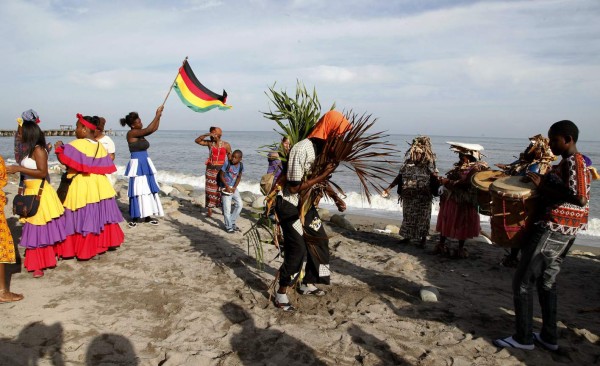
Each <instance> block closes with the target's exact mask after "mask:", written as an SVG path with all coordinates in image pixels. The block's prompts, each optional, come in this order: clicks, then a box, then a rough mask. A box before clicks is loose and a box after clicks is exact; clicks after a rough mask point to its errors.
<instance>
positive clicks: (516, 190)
mask: <svg viewBox="0 0 600 366" xmlns="http://www.w3.org/2000/svg"><path fill="white" fill-rule="evenodd" d="M522 179H523V177H521V176H514V177H502V178H498V179H496V181H494V182H493V183H492V184H491V185H490V191H491V192H495V193H498V194H500V195H508V196H512V197H529V196H534V195H535V194H534V193H535V188H536V187H535V184H533V183H532V182H527V183H526V182H523V181H522Z"/></svg>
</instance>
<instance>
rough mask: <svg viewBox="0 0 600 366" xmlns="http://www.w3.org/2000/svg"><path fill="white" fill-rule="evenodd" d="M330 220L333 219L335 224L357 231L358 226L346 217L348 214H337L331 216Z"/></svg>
mask: <svg viewBox="0 0 600 366" xmlns="http://www.w3.org/2000/svg"><path fill="white" fill-rule="evenodd" d="M329 221H331V222H332V223H334V224H335V225H337V226H339V227H341V228H343V229H346V230H352V231H356V228H355V227H354V225H352V223H351V222H350V221H349V220H348V219H347V218H346V215H338V214H335V215H333V216H331V219H329Z"/></svg>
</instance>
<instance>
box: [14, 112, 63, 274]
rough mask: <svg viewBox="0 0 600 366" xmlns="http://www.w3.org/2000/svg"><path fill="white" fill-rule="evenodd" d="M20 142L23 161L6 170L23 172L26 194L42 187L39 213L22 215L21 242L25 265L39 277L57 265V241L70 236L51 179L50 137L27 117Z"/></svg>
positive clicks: (22, 177)
mask: <svg viewBox="0 0 600 366" xmlns="http://www.w3.org/2000/svg"><path fill="white" fill-rule="evenodd" d="M20 142H21V143H22V144H23V147H24V148H25V150H24V154H23V155H22V157H21V163H20V165H11V166H8V167H6V171H7V172H8V173H11V174H12V173H21V180H20V184H19V185H20V186H21V185H22V186H23V194H25V195H37V194H38V192H40V189H41V196H40V205H39V207H38V210H37V212H36V214H35V215H33V216H30V217H21V218H20V221H21V223H23V233H22V235H21V240H20V243H19V245H20V246H22V247H25V261H24V266H25V268H26V269H27V270H28V271H29V272H33V277H36V278H37V277H42V276H43V275H44V270H45V269H46V268H52V267H55V266H56V254H55V245H61V243H62V242H63V241H64V240H65V238H66V237H67V233H66V230H65V217H64V208H63V205H62V203H61V202H60V199H58V196H57V195H56V191H55V190H54V188H52V186H51V185H50V183H49V181H48V152H47V150H46V138H45V137H44V132H43V131H42V130H41V129H40V127H39V126H38V125H37V123H36V122H34V121H30V120H25V121H23V123H22V126H21V138H20ZM42 184H43V186H42Z"/></svg>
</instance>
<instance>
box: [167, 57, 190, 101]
mask: <svg viewBox="0 0 600 366" xmlns="http://www.w3.org/2000/svg"><path fill="white" fill-rule="evenodd" d="M187 59H188V57H187V56H185V59H184V60H183V62H182V63H181V66H183V65H184V64H185V62H186V61H187ZM177 76H179V71H177V75H176V76H175V80H173V82H172V83H171V87H170V88H169V92H168V93H167V96H166V97H165V100H163V102H162V104H161V107H164V105H165V103H166V102H167V99H168V98H169V95H170V94H171V90H173V85H175V82H176V81H177Z"/></svg>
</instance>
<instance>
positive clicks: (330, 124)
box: [308, 111, 351, 140]
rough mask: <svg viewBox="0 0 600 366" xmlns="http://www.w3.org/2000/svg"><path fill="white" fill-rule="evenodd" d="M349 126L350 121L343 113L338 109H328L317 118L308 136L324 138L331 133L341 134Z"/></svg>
mask: <svg viewBox="0 0 600 366" xmlns="http://www.w3.org/2000/svg"><path fill="white" fill-rule="evenodd" d="M350 127H351V126H350V122H348V120H347V119H346V117H344V115H343V114H341V113H340V112H338V111H329V112H327V113H325V114H324V115H323V117H321V119H319V121H318V122H317V124H315V126H314V127H313V129H312V131H311V132H310V134H309V135H308V137H309V138H311V137H314V138H318V139H321V140H326V139H327V137H328V136H330V135H331V134H336V135H341V134H342V133H344V132H345V131H346V130H347V129H349V128H350Z"/></svg>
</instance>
